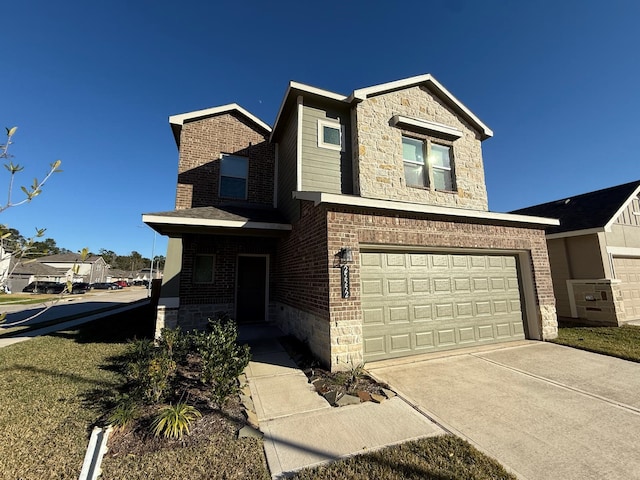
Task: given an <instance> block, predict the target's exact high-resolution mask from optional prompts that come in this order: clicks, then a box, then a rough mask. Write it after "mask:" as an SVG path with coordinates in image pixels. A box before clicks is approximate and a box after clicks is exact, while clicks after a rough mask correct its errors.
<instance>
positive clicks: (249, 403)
mask: <svg viewBox="0 0 640 480" xmlns="http://www.w3.org/2000/svg"><path fill="white" fill-rule="evenodd" d="M240 403H242V405H243V406H244V408H246V409H247V410H251V411H254V412H255V411H256V407H255V405H254V404H253V399H252V398H251V397H248V396H247V395H242V394H241V395H240Z"/></svg>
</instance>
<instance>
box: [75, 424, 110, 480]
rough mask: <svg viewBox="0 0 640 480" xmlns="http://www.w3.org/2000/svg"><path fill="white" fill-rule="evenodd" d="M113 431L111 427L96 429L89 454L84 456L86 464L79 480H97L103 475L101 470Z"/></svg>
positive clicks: (92, 433)
mask: <svg viewBox="0 0 640 480" xmlns="http://www.w3.org/2000/svg"><path fill="white" fill-rule="evenodd" d="M112 429H113V428H112V427H111V425H109V426H108V427H107V428H100V427H94V429H93V431H92V432H91V438H89V446H88V447H87V453H85V455H84V462H82V470H81V471H80V478H79V480H95V479H96V478H97V477H98V475H100V473H102V470H101V469H100V466H101V465H102V457H104V454H105V453H107V440H108V439H109V434H110V433H111V430H112Z"/></svg>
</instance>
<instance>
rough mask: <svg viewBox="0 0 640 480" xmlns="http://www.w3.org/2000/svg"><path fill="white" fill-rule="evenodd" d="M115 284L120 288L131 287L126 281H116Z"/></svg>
mask: <svg viewBox="0 0 640 480" xmlns="http://www.w3.org/2000/svg"><path fill="white" fill-rule="evenodd" d="M113 283H115V284H116V285H118V286H119V287H120V288H123V287H128V286H129V284H128V283H127V282H125V281H124V280H116V281H115V282H113Z"/></svg>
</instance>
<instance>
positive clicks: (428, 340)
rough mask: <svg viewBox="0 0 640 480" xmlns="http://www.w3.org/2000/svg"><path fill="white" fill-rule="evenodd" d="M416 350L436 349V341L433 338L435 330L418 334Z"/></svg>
mask: <svg viewBox="0 0 640 480" xmlns="http://www.w3.org/2000/svg"><path fill="white" fill-rule="evenodd" d="M415 339H416V345H415V349H416V350H432V349H434V348H435V346H436V345H435V341H434V336H433V330H429V331H426V332H416V335H415Z"/></svg>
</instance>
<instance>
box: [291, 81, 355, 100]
mask: <svg viewBox="0 0 640 480" xmlns="http://www.w3.org/2000/svg"><path fill="white" fill-rule="evenodd" d="M289 88H290V89H291V88H295V89H296V90H301V91H303V92H306V93H312V94H313V95H319V96H321V97H326V98H330V99H331V100H337V101H339V102H347V101H348V100H349V97H347V96H345V95H341V94H339V93H335V92H331V91H329V90H324V89H322V88H317V87H312V86H311V85H306V84H304V83H299V82H294V81H291V82H289ZM287 93H288V92H287Z"/></svg>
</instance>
